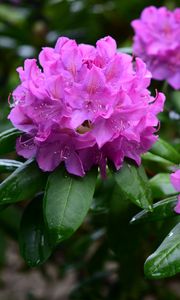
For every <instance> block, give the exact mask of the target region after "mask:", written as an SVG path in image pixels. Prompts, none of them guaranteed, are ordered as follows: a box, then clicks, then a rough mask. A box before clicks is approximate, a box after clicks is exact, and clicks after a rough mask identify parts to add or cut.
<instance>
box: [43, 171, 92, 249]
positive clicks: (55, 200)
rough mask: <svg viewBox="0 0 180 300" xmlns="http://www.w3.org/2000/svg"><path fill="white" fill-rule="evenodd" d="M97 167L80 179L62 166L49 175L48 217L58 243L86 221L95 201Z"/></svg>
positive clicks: (54, 239) (52, 235) (46, 194)
mask: <svg viewBox="0 0 180 300" xmlns="http://www.w3.org/2000/svg"><path fill="white" fill-rule="evenodd" d="M96 178H97V170H95V169H92V170H91V171H90V172H88V173H87V174H86V176H84V177H82V178H80V177H76V176H72V175H69V174H67V172H66V171H65V170H64V168H62V167H61V168H58V169H57V170H55V171H54V172H53V173H52V174H51V175H50V176H49V178H48V182H47V186H46V190H45V195H44V217H45V221H46V223H47V227H48V228H49V232H50V237H51V240H52V242H53V243H54V244H57V243H58V242H60V241H62V240H64V239H67V238H68V237H69V236H71V235H72V234H73V232H74V231H76V229H77V228H78V227H79V226H80V225H81V223H82V222H83V220H84V218H85V216H86V214H87V212H88V210H89V208H90V205H91V202H92V198H93V194H94V190H95V184H96Z"/></svg>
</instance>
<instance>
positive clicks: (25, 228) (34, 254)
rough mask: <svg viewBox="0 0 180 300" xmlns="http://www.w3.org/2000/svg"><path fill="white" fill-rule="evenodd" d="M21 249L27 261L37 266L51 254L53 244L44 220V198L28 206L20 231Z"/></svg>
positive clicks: (30, 264) (34, 200)
mask: <svg viewBox="0 0 180 300" xmlns="http://www.w3.org/2000/svg"><path fill="white" fill-rule="evenodd" d="M19 244H20V251H21V254H22V256H23V257H24V259H25V261H26V263H27V264H28V265H29V266H31V267H35V266H37V265H40V264H42V263H44V262H45V261H46V260H47V259H48V257H49V256H50V255H51V250H52V249H51V246H50V243H49V241H48V236H47V232H46V228H45V224H44V220H43V205H42V199H40V198H39V197H37V198H35V199H33V201H32V202H31V203H30V204H29V205H28V206H27V208H26V209H25V211H24V214H23V216H22V220H21V224H20V232H19Z"/></svg>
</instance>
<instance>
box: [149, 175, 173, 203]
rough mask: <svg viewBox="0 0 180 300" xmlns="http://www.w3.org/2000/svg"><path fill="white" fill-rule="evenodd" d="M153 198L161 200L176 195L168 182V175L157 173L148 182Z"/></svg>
mask: <svg viewBox="0 0 180 300" xmlns="http://www.w3.org/2000/svg"><path fill="white" fill-rule="evenodd" d="M149 184H150V187H151V190H152V194H153V197H154V198H156V199H157V198H163V197H167V196H171V195H174V194H177V191H176V190H175V189H174V188H173V186H172V184H171V182H170V175H169V174H167V173H159V174H157V175H155V176H154V177H152V178H151V179H150V180H149Z"/></svg>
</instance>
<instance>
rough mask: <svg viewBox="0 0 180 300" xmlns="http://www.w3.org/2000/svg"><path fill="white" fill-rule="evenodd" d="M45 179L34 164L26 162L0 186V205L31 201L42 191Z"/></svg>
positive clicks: (43, 174) (44, 175) (44, 174)
mask: <svg viewBox="0 0 180 300" xmlns="http://www.w3.org/2000/svg"><path fill="white" fill-rule="evenodd" d="M46 178H47V175H46V173H43V172H42V171H41V170H40V169H39V168H38V166H37V164H36V162H34V161H32V160H30V161H27V162H26V163H24V164H23V165H22V166H21V167H19V168H18V169H16V171H14V172H13V173H12V174H11V175H10V176H9V177H7V178H6V179H5V180H4V181H3V182H2V183H1V184H0V205H2V204H8V203H14V202H18V201H22V200H25V199H31V198H32V197H33V196H34V195H35V194H36V193H37V192H40V191H42V190H43V189H44V187H45V184H46Z"/></svg>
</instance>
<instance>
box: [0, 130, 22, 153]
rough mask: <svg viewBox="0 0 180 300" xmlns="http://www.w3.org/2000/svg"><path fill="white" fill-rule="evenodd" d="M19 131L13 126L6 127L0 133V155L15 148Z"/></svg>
mask: <svg viewBox="0 0 180 300" xmlns="http://www.w3.org/2000/svg"><path fill="white" fill-rule="evenodd" d="M20 134H21V132H20V131H19V130H17V129H15V128H12V129H8V130H6V131H4V132H2V133H0V155H3V154H6V153H9V152H12V151H14V150H15V145H16V138H17V137H18V136H19V135H20Z"/></svg>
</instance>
